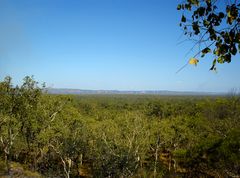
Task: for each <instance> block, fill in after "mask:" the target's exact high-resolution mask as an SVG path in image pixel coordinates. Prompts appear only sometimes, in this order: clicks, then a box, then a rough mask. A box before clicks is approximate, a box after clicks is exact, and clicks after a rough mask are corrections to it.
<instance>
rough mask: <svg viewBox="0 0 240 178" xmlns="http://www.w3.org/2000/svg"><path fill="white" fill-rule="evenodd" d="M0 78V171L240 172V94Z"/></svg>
mask: <svg viewBox="0 0 240 178" xmlns="http://www.w3.org/2000/svg"><path fill="white" fill-rule="evenodd" d="M46 91H47V90H46V89H45V87H44V85H42V86H40V85H39V84H38V83H37V82H36V81H35V80H34V79H33V78H32V77H25V78H24V80H23V83H22V84H21V86H13V85H12V80H11V78H10V77H6V78H5V79H4V80H3V81H2V82H1V83H0V175H2V176H6V175H7V174H10V175H12V176H13V177H66V178H69V177H154V178H156V177H239V176H240V96H239V95H237V94H236V93H235V94H234V93H233V94H229V95H227V96H219V97H216V96H214V97H213V96H184V97H183V96H171V97H168V96H158V95H50V94H47V92H46Z"/></svg>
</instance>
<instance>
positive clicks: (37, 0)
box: [0, 0, 240, 91]
mask: <svg viewBox="0 0 240 178" xmlns="http://www.w3.org/2000/svg"><path fill="white" fill-rule="evenodd" d="M178 2H179V1H178V0H168V1H162V0H0V79H1V80H2V79H3V78H4V77H5V76H6V75H10V76H11V77H12V78H13V81H14V84H20V83H21V81H22V78H23V77H24V76H26V75H34V78H35V79H36V80H37V81H39V82H46V83H47V86H50V87H55V88H78V89H109V90H111V89H118V90H174V91H176V90H177V91H229V90H230V89H232V88H240V79H239V77H240V60H239V55H238V56H237V57H235V58H233V61H232V63H231V64H225V65H218V73H214V72H211V71H209V68H210V67H211V60H212V59H211V58H208V57H207V58H204V59H203V60H201V61H200V62H199V65H198V66H197V67H195V66H190V65H189V66H187V67H186V68H184V70H182V71H181V72H180V73H178V74H176V71H177V70H178V69H179V68H181V66H183V65H184V64H185V63H186V62H187V61H188V59H189V58H190V57H191V54H190V55H188V56H186V53H187V52H188V50H189V49H190V48H191V45H192V44H191V43H188V42H186V43H182V44H180V45H177V44H178V42H180V41H182V40H184V36H183V37H181V34H182V31H181V29H180V27H179V26H178V24H179V20H180V17H181V13H180V12H178V11H177V10H176V6H177V4H178ZM192 55H193V54H192Z"/></svg>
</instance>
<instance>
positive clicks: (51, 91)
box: [47, 88, 226, 96]
mask: <svg viewBox="0 0 240 178" xmlns="http://www.w3.org/2000/svg"><path fill="white" fill-rule="evenodd" d="M47 93H49V94H73V95H82V94H148V95H197V96H201V95H225V94H226V93H220V92H194V91H168V90H141V91H122V90H81V89H67V88H48V89H47Z"/></svg>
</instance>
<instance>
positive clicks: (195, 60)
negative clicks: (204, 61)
mask: <svg viewBox="0 0 240 178" xmlns="http://www.w3.org/2000/svg"><path fill="white" fill-rule="evenodd" d="M198 62H199V60H197V59H196V58H191V59H190V60H189V62H188V63H189V64H192V65H195V66H196V65H197V63H198Z"/></svg>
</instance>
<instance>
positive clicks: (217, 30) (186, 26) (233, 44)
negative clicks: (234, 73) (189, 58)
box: [177, 0, 240, 70]
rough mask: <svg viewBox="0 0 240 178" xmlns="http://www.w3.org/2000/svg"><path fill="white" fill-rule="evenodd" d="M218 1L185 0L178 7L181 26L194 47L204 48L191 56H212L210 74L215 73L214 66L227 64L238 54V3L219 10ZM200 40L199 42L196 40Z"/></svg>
mask: <svg viewBox="0 0 240 178" xmlns="http://www.w3.org/2000/svg"><path fill="white" fill-rule="evenodd" d="M220 3H221V2H220V1H218V0H216V1H215V0H203V1H202V0H186V1H183V2H182V3H181V4H179V5H178V6H177V10H181V11H182V12H183V15H182V17H181V23H180V26H181V28H182V29H183V31H184V34H185V35H187V36H188V37H189V38H190V39H193V40H196V39H195V37H198V39H197V40H196V41H197V42H196V43H195V45H194V47H195V46H197V45H200V46H205V47H202V49H201V50H200V51H199V52H198V53H197V54H196V55H195V56H194V57H196V56H197V55H199V54H202V55H201V57H204V56H205V54H207V53H212V54H213V55H214V58H215V59H214V60H213V63H212V67H211V68H210V70H216V62H218V63H220V64H222V63H225V62H227V63H229V62H231V60H232V56H235V55H236V54H237V52H240V32H239V22H240V16H239V10H240V4H238V3H237V1H228V4H227V2H226V4H225V5H223V6H221V5H220ZM199 39H200V40H199Z"/></svg>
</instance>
